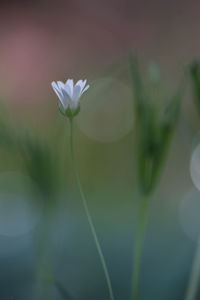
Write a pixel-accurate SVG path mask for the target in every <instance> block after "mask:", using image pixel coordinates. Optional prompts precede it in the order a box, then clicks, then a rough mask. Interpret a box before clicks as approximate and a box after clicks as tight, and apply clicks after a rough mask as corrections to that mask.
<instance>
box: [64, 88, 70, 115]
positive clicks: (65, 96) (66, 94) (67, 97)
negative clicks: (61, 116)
mask: <svg viewBox="0 0 200 300" xmlns="http://www.w3.org/2000/svg"><path fill="white" fill-rule="evenodd" d="M62 93H63V106H64V109H65V110H66V109H67V107H68V105H70V104H71V103H72V99H71V97H70V96H69V94H68V93H67V91H66V89H65V87H64V88H62Z"/></svg>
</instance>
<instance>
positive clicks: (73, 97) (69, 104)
mask: <svg viewBox="0 0 200 300" xmlns="http://www.w3.org/2000/svg"><path fill="white" fill-rule="evenodd" d="M86 82H87V80H79V81H77V83H76V84H74V81H73V79H68V80H67V81H66V83H63V82H62V81H57V83H56V82H55V81H53V82H52V83H51V85H52V88H53V90H54V92H55V93H56V95H57V96H58V98H59V109H60V111H61V113H62V114H64V115H66V116H68V117H74V116H75V115H77V114H78V112H79V111H80V97H81V96H82V94H83V93H84V92H86V91H87V90H88V89H89V87H90V86H89V85H86Z"/></svg>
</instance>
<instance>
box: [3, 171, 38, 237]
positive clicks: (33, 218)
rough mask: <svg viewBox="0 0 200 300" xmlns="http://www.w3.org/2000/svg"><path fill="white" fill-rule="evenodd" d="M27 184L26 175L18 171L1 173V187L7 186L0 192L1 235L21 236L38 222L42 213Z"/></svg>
mask: <svg viewBox="0 0 200 300" xmlns="http://www.w3.org/2000/svg"><path fill="white" fill-rule="evenodd" d="M26 184H27V178H26V176H22V175H21V174H19V173H17V172H16V173H15V172H5V173H1V174H0V187H1V186H3V185H4V187H5V188H4V189H3V191H1V193H0V235H3V236H10V237H17V236H21V235H24V234H27V233H28V232H30V231H31V230H32V229H33V228H34V227H35V226H36V225H37V224H38V222H39V220H40V213H39V210H38V209H36V206H34V205H33V202H32V200H33V199H31V196H30V194H29V193H28V191H27V189H26V188H25V186H26ZM9 185H10V189H9V188H8V187H9Z"/></svg>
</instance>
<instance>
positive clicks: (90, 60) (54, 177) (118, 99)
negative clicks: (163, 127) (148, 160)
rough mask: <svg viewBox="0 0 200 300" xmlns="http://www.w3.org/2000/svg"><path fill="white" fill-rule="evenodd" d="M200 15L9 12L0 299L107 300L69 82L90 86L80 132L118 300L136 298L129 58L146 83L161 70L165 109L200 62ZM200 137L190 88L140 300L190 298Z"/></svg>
mask: <svg viewBox="0 0 200 300" xmlns="http://www.w3.org/2000/svg"><path fill="white" fill-rule="evenodd" d="M199 9H200V3H198V2H197V1H190V2H189V1H179V0H176V1H172V0H170V1H168V2H164V1H158V0H153V1H150V2H145V1H139V0H138V1H130V0H123V1H122V0H115V1H114V0H113V1H106V0H102V1H92V0H85V1H81V0H65V1H62V0H59V1H46V0H43V1H39V0H38V1H9V2H6V1H2V2H1V4H0V25H1V26H0V99H1V106H0V266H1V268H0V299H1V300H27V299H29V300H31V299H34V298H35V296H34V294H35V289H36V288H35V287H36V282H37V276H40V273H42V275H41V277H42V286H43V293H44V295H45V296H44V298H43V300H47V299H56V300H61V299H72V300H73V299H74V300H90V299H95V300H103V299H108V292H107V287H106V282H105V279H104V274H103V271H102V267H101V265H100V262H99V258H98V255H97V253H96V249H95V245H94V242H93V240H92V236H91V233H90V230H89V227H88V223H87V219H86V217H85V214H84V211H83V208H82V204H81V200H80V195H79V192H78V190H77V186H76V182H75V179H74V175H73V171H72V165H71V159H70V151H69V123H68V120H67V119H65V118H64V117H63V116H62V115H61V114H60V113H59V111H58V107H57V102H58V99H57V97H56V95H55V94H54V92H53V90H52V88H51V82H52V81H53V80H56V81H57V80H62V81H66V80H67V79H68V78H74V79H75V80H78V79H80V78H81V79H85V78H87V79H88V82H89V84H90V85H91V88H90V89H89V90H88V92H87V93H86V94H85V95H84V96H83V97H82V99H81V112H80V114H79V115H78V116H77V118H76V120H75V123H76V126H75V152H76V158H77V166H78V169H79V172H80V178H81V181H82V184H83V188H84V191H85V194H86V197H87V199H88V204H89V207H90V211H91V214H92V217H93V221H94V224H95V227H96V230H97V234H98V236H99V240H100V243H101V245H102V249H103V252H104V255H105V259H106V262H107V265H108V269H109V272H110V276H111V281H112V284H113V290H114V294H115V299H116V300H120V299H130V295H131V273H132V259H133V248H134V241H135V232H136V224H137V216H138V203H139V197H138V191H137V155H136V151H137V144H136V141H137V140H136V137H135V136H136V127H135V110H134V99H133V96H132V86H131V85H132V83H131V79H130V70H129V60H128V54H129V51H130V49H133V50H134V51H136V52H137V54H138V57H139V61H140V64H141V68H142V71H143V72H142V74H143V76H144V77H147V71H146V67H147V66H148V64H149V63H152V62H156V63H157V64H158V65H159V67H160V70H161V73H162V74H163V75H162V76H163V77H162V87H161V89H160V91H159V92H158V93H157V92H155V91H153V93H154V94H153V95H154V97H155V98H156V102H157V104H158V106H159V105H160V103H161V106H162V105H165V103H167V100H168V99H169V97H170V95H171V94H173V93H174V91H175V90H176V88H177V86H178V84H179V82H180V80H181V79H182V77H183V72H184V68H185V67H186V66H187V65H188V63H190V62H191V61H192V60H193V59H194V58H198V57H199V52H200V40H199V39H198V31H199V30H198V29H199V26H200V14H199ZM199 131H200V117H199V115H198V113H197V110H196V107H195V104H194V102H193V97H192V91H191V82H190V80H189V79H188V80H187V89H186V92H185V96H184V101H183V103H182V112H181V116H180V119H179V122H178V125H177V128H176V132H175V134H174V137H173V140H172V144H171V147H170V151H169V155H168V157H167V161H166V165H165V167H164V170H163V174H162V177H161V181H160V183H159V186H158V187H157V189H156V192H155V193H154V195H153V197H152V199H151V205H150V211H149V220H148V227H147V234H146V238H145V244H144V251H143V256H142V264H141V281H140V292H141V295H140V299H141V300H144V299H148V300H160V299H162V300H182V299H184V295H185V291H186V287H187V283H188V277H189V272H190V270H191V264H192V261H193V257H194V253H195V250H196V247H197V243H198V240H199V237H200V192H199V191H198V188H199V189H200V173H199V171H198V169H199V170H200V159H199V157H200V149H199V148H198V145H199V143H200V134H199ZM194 151H195V152H194ZM193 153H194V154H193ZM192 155H193V156H192ZM191 157H193V160H191ZM191 174H192V179H191ZM43 273H44V274H43ZM38 274H39V275H38ZM52 276H53V278H54V280H53V279H52ZM52 282H53V283H52ZM197 299H200V291H199V295H197Z"/></svg>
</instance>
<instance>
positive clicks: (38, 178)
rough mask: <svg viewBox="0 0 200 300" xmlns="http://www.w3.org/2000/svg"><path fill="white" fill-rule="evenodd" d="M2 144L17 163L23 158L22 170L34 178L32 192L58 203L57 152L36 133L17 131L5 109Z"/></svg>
mask: <svg viewBox="0 0 200 300" xmlns="http://www.w3.org/2000/svg"><path fill="white" fill-rule="evenodd" d="M0 144H1V146H2V147H4V148H6V149H7V150H9V152H10V154H11V155H15V156H16V159H18V158H19V157H20V158H21V160H20V162H21V167H22V169H23V170H25V172H26V174H27V175H28V177H29V178H30V182H31V183H32V188H33V190H32V192H34V193H35V192H37V193H39V194H40V195H41V197H42V199H43V200H47V201H48V202H49V203H48V204H50V203H51V202H52V201H54V200H55V196H56V193H57V192H58V189H59V180H60V177H59V166H60V164H59V156H58V155H56V153H55V152H56V150H54V149H52V147H50V145H48V143H47V142H46V141H45V140H42V138H40V137H38V136H36V135H34V134H33V133H31V134H29V133H24V132H23V131H22V130H21V128H19V127H17V128H16V126H14V124H12V123H11V122H10V120H9V118H8V115H7V113H6V112H5V109H4V110H3V112H0ZM24 167H25V168H24Z"/></svg>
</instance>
